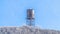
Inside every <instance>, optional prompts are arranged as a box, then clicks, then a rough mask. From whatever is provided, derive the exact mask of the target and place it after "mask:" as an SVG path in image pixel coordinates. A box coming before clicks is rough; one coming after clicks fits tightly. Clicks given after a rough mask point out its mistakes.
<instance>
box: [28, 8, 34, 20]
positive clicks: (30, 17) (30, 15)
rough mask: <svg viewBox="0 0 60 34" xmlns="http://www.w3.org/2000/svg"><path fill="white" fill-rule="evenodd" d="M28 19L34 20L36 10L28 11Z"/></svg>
mask: <svg viewBox="0 0 60 34" xmlns="http://www.w3.org/2000/svg"><path fill="white" fill-rule="evenodd" d="M27 19H29V20H31V19H34V10H33V9H27Z"/></svg>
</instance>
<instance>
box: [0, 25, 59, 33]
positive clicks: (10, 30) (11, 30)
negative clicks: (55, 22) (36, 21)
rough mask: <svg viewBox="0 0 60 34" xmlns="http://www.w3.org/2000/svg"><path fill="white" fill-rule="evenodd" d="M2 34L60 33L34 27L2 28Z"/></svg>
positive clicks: (0, 30) (0, 28)
mask: <svg viewBox="0 0 60 34" xmlns="http://www.w3.org/2000/svg"><path fill="white" fill-rule="evenodd" d="M0 34H60V31H56V30H43V29H40V28H37V27H32V26H22V27H0Z"/></svg>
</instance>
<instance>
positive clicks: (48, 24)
mask: <svg viewBox="0 0 60 34" xmlns="http://www.w3.org/2000/svg"><path fill="white" fill-rule="evenodd" d="M28 8H33V9H34V12H35V24H36V26H38V27H40V28H43V29H54V30H60V0H0V26H23V25H25V23H26V10H27V9H28Z"/></svg>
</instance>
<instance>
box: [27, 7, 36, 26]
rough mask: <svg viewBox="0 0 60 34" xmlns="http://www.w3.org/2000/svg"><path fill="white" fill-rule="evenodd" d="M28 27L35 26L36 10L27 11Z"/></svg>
mask: <svg viewBox="0 0 60 34" xmlns="http://www.w3.org/2000/svg"><path fill="white" fill-rule="evenodd" d="M26 19H27V21H26V22H27V23H26V24H27V25H28V26H35V23H34V20H35V18H34V10H33V9H31V8H30V9H27V18H26Z"/></svg>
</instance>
